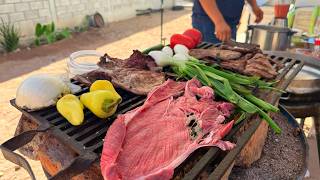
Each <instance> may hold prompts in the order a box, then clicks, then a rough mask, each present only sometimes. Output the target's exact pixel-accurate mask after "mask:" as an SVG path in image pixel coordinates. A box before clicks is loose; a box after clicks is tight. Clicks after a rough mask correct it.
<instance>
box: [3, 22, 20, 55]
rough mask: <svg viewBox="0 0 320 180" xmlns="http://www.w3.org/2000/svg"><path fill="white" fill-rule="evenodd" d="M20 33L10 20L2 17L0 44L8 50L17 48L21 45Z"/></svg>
mask: <svg viewBox="0 0 320 180" xmlns="http://www.w3.org/2000/svg"><path fill="white" fill-rule="evenodd" d="M19 40H20V33H19V31H18V29H17V28H16V27H15V26H14V25H13V24H11V23H10V22H4V21H3V19H1V25H0V44H1V46H2V47H3V48H4V50H5V51H7V52H12V51H14V50H16V49H17V48H18V46H19Z"/></svg>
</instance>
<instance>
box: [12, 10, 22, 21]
mask: <svg viewBox="0 0 320 180" xmlns="http://www.w3.org/2000/svg"><path fill="white" fill-rule="evenodd" d="M24 19H25V17H24V14H23V12H17V13H12V14H10V21H11V22H18V21H22V20H24Z"/></svg>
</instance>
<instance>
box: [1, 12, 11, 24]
mask: <svg viewBox="0 0 320 180" xmlns="http://www.w3.org/2000/svg"><path fill="white" fill-rule="evenodd" d="M1 20H3V22H9V16H8V15H7V14H0V23H1Z"/></svg>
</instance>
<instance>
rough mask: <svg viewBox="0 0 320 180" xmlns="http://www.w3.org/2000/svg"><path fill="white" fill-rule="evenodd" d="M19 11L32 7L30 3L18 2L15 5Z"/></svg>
mask: <svg viewBox="0 0 320 180" xmlns="http://www.w3.org/2000/svg"><path fill="white" fill-rule="evenodd" d="M14 7H15V9H16V11H17V12H22V11H28V10H29V9H30V7H29V4H28V3H17V4H15V5H14Z"/></svg>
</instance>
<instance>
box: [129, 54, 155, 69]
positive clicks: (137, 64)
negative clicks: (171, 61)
mask: <svg viewBox="0 0 320 180" xmlns="http://www.w3.org/2000/svg"><path fill="white" fill-rule="evenodd" d="M124 67H128V68H137V69H145V70H152V69H154V68H155V67H157V64H156V63H155V62H154V60H153V59H152V57H150V56H148V55H144V54H142V53H141V52H140V51H138V50H133V54H132V55H131V56H130V57H129V58H128V59H126V60H125V64H124Z"/></svg>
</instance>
